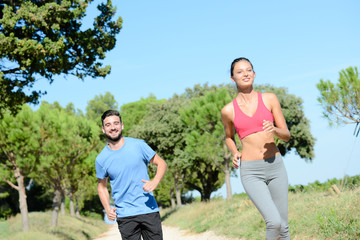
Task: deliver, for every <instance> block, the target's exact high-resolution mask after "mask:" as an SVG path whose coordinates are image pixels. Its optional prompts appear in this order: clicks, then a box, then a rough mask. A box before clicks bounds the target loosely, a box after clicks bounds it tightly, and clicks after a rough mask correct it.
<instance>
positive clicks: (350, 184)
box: [289, 175, 360, 193]
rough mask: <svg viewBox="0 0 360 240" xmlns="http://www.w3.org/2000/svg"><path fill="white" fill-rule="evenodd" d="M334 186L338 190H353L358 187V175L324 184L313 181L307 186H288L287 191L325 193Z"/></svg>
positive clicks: (359, 183)
mask: <svg viewBox="0 0 360 240" xmlns="http://www.w3.org/2000/svg"><path fill="white" fill-rule="evenodd" d="M334 184H335V185H336V186H338V187H339V188H340V190H353V189H355V188H357V187H358V186H359V185H360V175H357V176H353V177H350V176H345V177H344V178H342V179H336V178H333V179H329V180H327V181H326V182H324V183H320V182H319V181H315V182H313V183H309V184H308V185H306V186H304V185H295V186H291V185H290V186H289V191H290V192H293V193H301V192H314V191H317V192H319V191H327V190H328V189H329V188H331V186H332V185H334Z"/></svg>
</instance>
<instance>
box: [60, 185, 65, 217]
mask: <svg viewBox="0 0 360 240" xmlns="http://www.w3.org/2000/svg"><path fill="white" fill-rule="evenodd" d="M60 210H61V211H60V212H61V215H62V216H65V193H64V191H61V205H60Z"/></svg>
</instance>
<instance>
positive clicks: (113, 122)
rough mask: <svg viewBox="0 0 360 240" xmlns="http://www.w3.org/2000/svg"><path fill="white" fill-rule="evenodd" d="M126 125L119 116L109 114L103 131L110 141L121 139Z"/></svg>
mask: <svg viewBox="0 0 360 240" xmlns="http://www.w3.org/2000/svg"><path fill="white" fill-rule="evenodd" d="M123 127H124V125H123V124H122V123H121V122H120V118H119V117H118V116H109V117H106V118H105V119H104V126H103V128H102V131H103V133H105V136H106V137H107V138H108V139H109V140H110V141H114V142H116V141H119V140H120V139H121V137H122V130H123Z"/></svg>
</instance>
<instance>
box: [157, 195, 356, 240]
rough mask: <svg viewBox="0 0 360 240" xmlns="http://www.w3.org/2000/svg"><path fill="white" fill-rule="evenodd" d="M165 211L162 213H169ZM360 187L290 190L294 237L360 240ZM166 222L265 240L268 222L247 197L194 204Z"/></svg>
mask: <svg viewBox="0 0 360 240" xmlns="http://www.w3.org/2000/svg"><path fill="white" fill-rule="evenodd" d="M166 211H169V210H165V211H163V212H162V214H166ZM359 217H360V188H356V189H354V190H346V191H344V192H342V193H341V194H340V195H331V194H329V193H328V192H315V191H314V192H306V193H289V224H290V234H291V238H292V239H295V240H296V239H302V240H307V239H308V240H310V239H311V240H323V239H360V219H359ZM164 224H165V225H169V226H177V227H180V228H181V229H188V230H190V231H192V232H204V231H207V230H212V231H214V232H215V233H216V234H219V235H225V236H228V237H230V238H243V239H252V240H253V239H264V237H265V223H264V221H263V220H262V217H261V215H260V214H259V212H258V211H257V209H256V208H255V206H254V205H253V204H252V203H251V201H250V200H249V199H248V198H247V196H244V195H243V196H234V197H233V198H232V199H230V200H222V199H215V200H211V201H210V202H208V203H193V204H189V205H186V206H184V207H182V208H179V209H177V210H176V211H174V212H173V213H170V214H168V216H167V217H166V219H165V220H164Z"/></svg>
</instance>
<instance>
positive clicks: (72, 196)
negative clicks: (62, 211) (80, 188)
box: [69, 193, 75, 217]
mask: <svg viewBox="0 0 360 240" xmlns="http://www.w3.org/2000/svg"><path fill="white" fill-rule="evenodd" d="M69 208H70V216H72V217H74V216H75V209H74V195H73V194H72V193H70V206H69Z"/></svg>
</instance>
